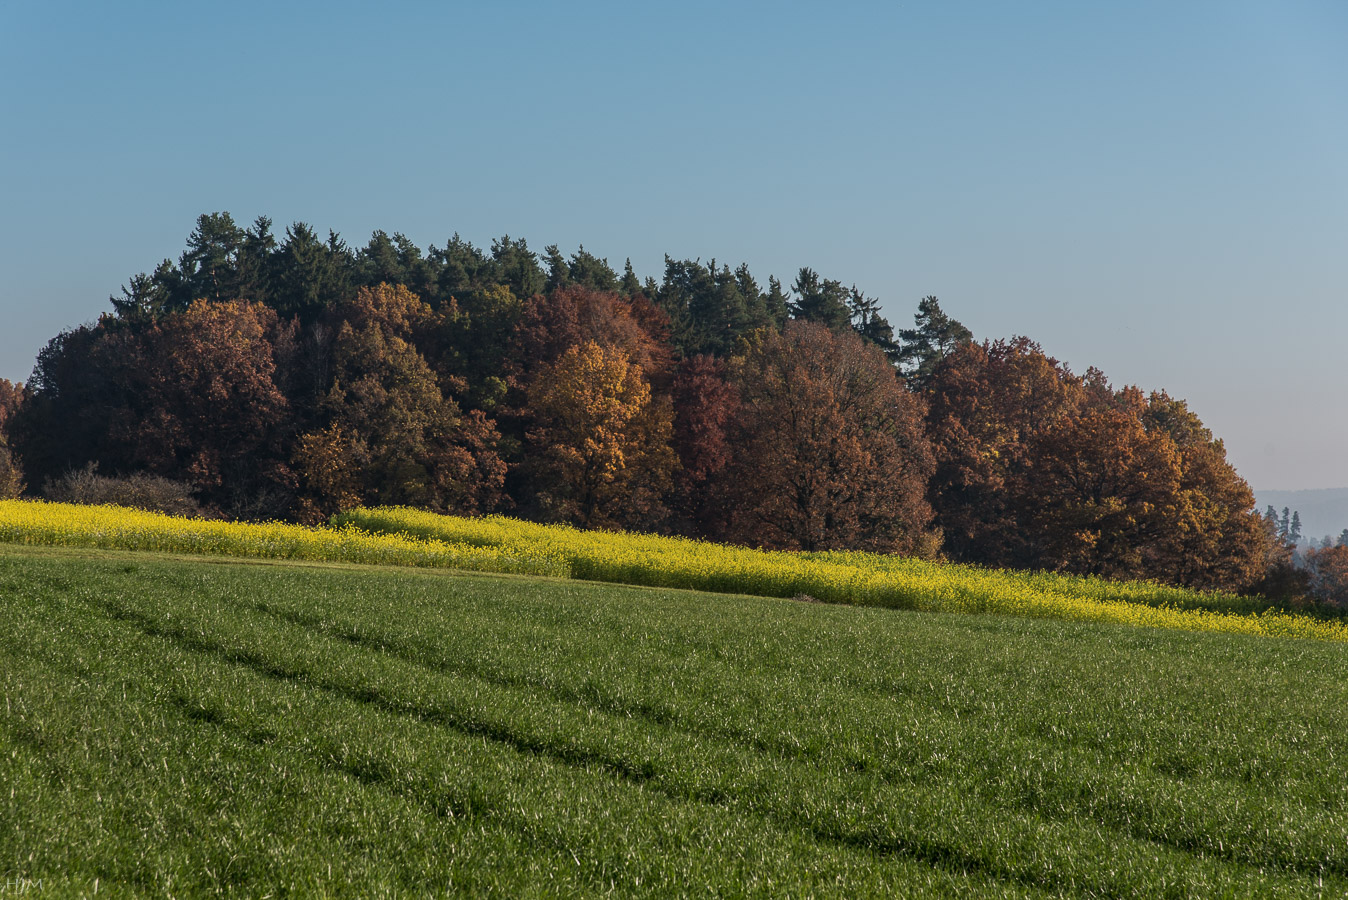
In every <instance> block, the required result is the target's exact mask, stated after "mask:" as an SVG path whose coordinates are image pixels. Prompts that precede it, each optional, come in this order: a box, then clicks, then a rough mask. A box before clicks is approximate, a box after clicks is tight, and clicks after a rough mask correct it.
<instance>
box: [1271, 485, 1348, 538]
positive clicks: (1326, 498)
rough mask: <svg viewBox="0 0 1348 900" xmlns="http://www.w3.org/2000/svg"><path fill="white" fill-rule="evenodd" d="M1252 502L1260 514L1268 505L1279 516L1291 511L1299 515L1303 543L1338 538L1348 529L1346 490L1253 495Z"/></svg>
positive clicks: (1327, 489)
mask: <svg viewBox="0 0 1348 900" xmlns="http://www.w3.org/2000/svg"><path fill="white" fill-rule="evenodd" d="M1254 497H1255V500H1256V501H1257V502H1258V504H1259V507H1258V508H1259V510H1260V511H1261V512H1262V511H1263V510H1264V509H1265V508H1267V507H1268V506H1269V504H1272V505H1273V508H1274V509H1276V510H1278V512H1280V513H1281V512H1282V509H1283V507H1285V506H1286V507H1291V508H1292V509H1294V510H1296V511H1297V512H1299V513H1301V536H1302V538H1303V540H1310V539H1311V538H1315V539H1316V540H1317V541H1319V540H1321V539H1323V538H1324V536H1325V535H1330V536H1332V537H1334V538H1337V537H1338V536H1339V533H1340V532H1341V531H1343V529H1345V528H1348V488H1325V489H1321V490H1313V491H1255V492H1254Z"/></svg>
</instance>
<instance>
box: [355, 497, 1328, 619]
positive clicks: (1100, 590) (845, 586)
mask: <svg viewBox="0 0 1348 900" xmlns="http://www.w3.org/2000/svg"><path fill="white" fill-rule="evenodd" d="M332 524H333V525H334V527H338V528H343V527H351V526H353V525H354V526H357V527H359V528H361V529H364V530H366V531H370V532H378V533H384V534H400V535H405V536H407V537H413V538H419V539H428V540H441V541H446V542H450V543H453V544H459V545H462V544H471V545H475V546H478V547H484V548H485V547H492V548H499V549H503V550H508V551H509V552H511V553H514V554H520V555H524V554H528V553H531V552H532V553H538V554H540V555H543V556H546V557H548V558H555V559H561V560H564V561H565V562H566V564H567V565H568V566H569V568H570V570H571V574H572V577H575V578H584V579H590V580H594V581H606V582H614V583H619V584H641V585H651V586H656V587H677V588H691V589H695V590H701V591H718V592H729V593H741V594H756V595H761V596H769V597H791V596H796V595H800V594H806V595H809V596H811V597H815V598H817V599H819V600H825V601H828V602H833V603H853V604H861V605H867V606H884V607H892V608H898V609H915V610H925V611H932V612H969V613H997V614H1004V615H1018V616H1030V617H1038V618H1054V619H1069V620H1075V621H1087V622H1114V623H1121V624H1129V625H1142V626H1149V627H1154V628H1178V629H1185V630H1190V631H1219V632H1234V633H1241V634H1255V635H1266V636H1278V637H1299V638H1311V639H1315V640H1326V641H1348V625H1345V623H1343V622H1332V621H1325V620H1321V619H1315V618H1312V617H1309V616H1303V615H1295V614H1290V613H1284V612H1279V611H1273V610H1271V611H1264V612H1258V613H1254V612H1250V611H1248V610H1249V609H1250V608H1251V607H1252V606H1253V603H1252V601H1250V600H1249V599H1247V598H1243V597H1238V596H1236V595H1233V594H1225V593H1215V592H1214V593H1201V592H1197V591H1189V590H1185V589H1182V588H1175V587H1169V586H1165V585H1158V584H1153V583H1149V582H1111V581H1106V580H1104V579H1099V578H1079V577H1073V576H1065V575H1055V574H1051V573H1027V572H1006V571H1001V570H992V569H980V568H976V567H972V566H960V565H951V564H945V563H933V562H927V561H923V560H917V559H909V558H904V557H890V556H880V555H877V554H870V553H843V552H831V553H775V552H767V551H761V550H750V549H747V548H742V547H729V546H725V545H721V544H712V543H707V542H703V541H694V540H687V539H683V538H668V537H658V536H654V535H644V534H625V533H615V532H587V531H579V530H577V529H574V528H569V527H566V526H557V525H537V524H533V523H530V522H521V521H518V520H515V519H509V518H505V517H502V516H488V517H485V518H463V517H458V516H442V515H436V514H434V513H427V512H422V511H419V510H413V509H405V508H400V507H379V508H374V509H355V510H350V511H349V512H345V513H342V514H340V515H338V516H336V517H334V519H333V523H332Z"/></svg>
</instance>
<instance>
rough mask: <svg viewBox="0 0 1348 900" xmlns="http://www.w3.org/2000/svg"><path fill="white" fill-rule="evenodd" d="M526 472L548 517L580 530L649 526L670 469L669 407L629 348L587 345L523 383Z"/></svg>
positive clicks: (658, 508)
mask: <svg viewBox="0 0 1348 900" xmlns="http://www.w3.org/2000/svg"><path fill="white" fill-rule="evenodd" d="M528 412H529V415H530V418H531V421H532V425H531V427H530V428H529V430H528V432H527V434H526V440H527V444H528V461H527V467H528V469H529V470H530V473H531V474H532V475H533V477H534V479H535V483H536V485H537V489H536V490H537V497H538V500H539V503H540V505H541V506H542V507H543V510H544V511H545V513H546V514H548V515H550V516H552V517H554V518H558V519H563V520H567V521H571V522H574V523H575V524H577V525H581V526H590V527H601V528H602V527H609V528H611V527H625V526H638V525H650V524H653V523H655V522H658V520H659V519H661V518H662V517H663V515H664V508H663V506H662V497H663V495H664V493H665V492H666V491H667V490H668V488H669V485H670V473H671V471H672V470H673V468H674V466H675V457H674V452H673V450H671V449H670V446H669V438H670V418H671V413H670V408H669V404H668V403H667V402H660V401H659V400H658V399H657V398H654V397H653V396H652V393H651V386H650V383H649V382H648V381H647V380H646V377H645V373H644V372H643V371H642V368H641V366H639V365H638V364H636V363H635V362H633V361H632V359H631V358H630V357H629V355H628V353H627V351H625V350H623V349H620V348H617V347H612V346H605V345H602V344H598V343H596V342H595V341H592V340H588V341H585V342H584V343H582V344H579V345H576V346H572V347H570V348H569V349H567V350H566V351H565V352H564V353H562V355H561V357H560V358H559V359H557V360H556V361H555V362H553V363H550V364H547V365H545V366H544V367H543V368H542V369H541V370H539V371H538V372H537V373H536V374H535V376H534V377H533V379H532V380H531V382H530V385H529V391H528Z"/></svg>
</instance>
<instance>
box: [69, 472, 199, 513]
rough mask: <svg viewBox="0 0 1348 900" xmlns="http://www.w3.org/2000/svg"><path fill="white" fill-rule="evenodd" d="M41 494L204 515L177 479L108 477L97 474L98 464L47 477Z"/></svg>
mask: <svg viewBox="0 0 1348 900" xmlns="http://www.w3.org/2000/svg"><path fill="white" fill-rule="evenodd" d="M42 494H43V496H45V497H46V498H47V499H48V500H54V501H56V502H58V503H79V504H83V505H86V506H102V505H112V506H132V507H135V508H136V509H144V510H149V511H150V512H161V513H166V514H168V515H173V516H191V517H197V518H200V517H202V516H204V515H205V512H204V511H203V510H202V508H201V505H200V504H199V503H197V501H196V498H194V497H193V496H192V490H191V488H190V487H188V486H187V485H186V484H183V483H182V482H180V481H173V480H172V479H169V478H162V477H160V476H158V475H148V474H146V473H144V472H137V473H135V474H132V475H124V476H121V477H118V478H111V477H108V476H105V475H99V474H98V463H89V464H88V465H87V466H85V467H84V468H83V469H74V470H71V471H69V472H66V473H65V474H64V475H62V476H61V477H60V478H54V479H53V478H49V479H47V481H46V483H45V484H43V486H42Z"/></svg>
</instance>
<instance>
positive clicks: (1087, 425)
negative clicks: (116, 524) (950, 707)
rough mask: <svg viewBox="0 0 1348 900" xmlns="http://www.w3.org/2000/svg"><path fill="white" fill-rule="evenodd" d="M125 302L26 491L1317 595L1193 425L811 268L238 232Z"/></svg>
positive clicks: (48, 365)
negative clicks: (361, 513)
mask: <svg viewBox="0 0 1348 900" xmlns="http://www.w3.org/2000/svg"><path fill="white" fill-rule="evenodd" d="M110 299H111V306H112V309H111V311H110V312H108V313H106V314H104V315H103V316H101V317H100V318H99V320H98V321H97V322H95V323H92V324H86V325H82V326H79V327H76V328H72V329H69V330H67V331H64V332H62V333H61V334H59V335H57V336H56V337H54V338H52V340H51V341H50V342H49V343H48V344H47V345H46V347H44V348H43V349H42V351H41V352H40V353H39V354H38V358H37V362H36V365H35V368H34V371H33V375H32V377H31V379H30V380H29V381H28V383H27V384H26V385H22V386H16V385H10V384H9V383H8V382H2V383H0V434H3V436H4V441H5V445H4V446H3V447H0V492H4V493H6V494H9V495H14V494H17V493H19V492H20V491H22V490H24V489H25V485H26V489H27V490H28V491H29V492H30V493H42V492H46V493H47V494H48V495H49V496H55V495H57V494H59V492H60V491H61V490H62V485H65V487H66V489H69V486H70V485H71V484H75V483H79V484H84V485H86V486H87V485H89V484H92V483H94V482H98V481H100V480H101V482H102V483H105V484H107V485H118V484H120V485H123V486H125V485H126V484H128V483H130V482H131V481H133V480H135V479H140V480H141V481H140V482H138V483H145V480H146V479H158V480H159V481H158V483H159V484H161V485H162V484H169V485H181V486H183V488H184V490H185V491H186V492H189V493H190V500H191V502H193V503H197V504H200V505H201V507H202V508H204V509H206V510H211V511H216V512H218V513H219V514H224V515H230V516H235V517H248V518H285V519H290V520H297V521H308V522H314V521H319V520H321V519H323V518H324V517H326V516H328V515H331V514H332V513H334V512H336V511H337V510H339V509H342V508H346V507H349V506H352V505H355V504H407V505H412V506H418V507H423V508H427V509H432V510H439V511H447V512H459V513H468V514H476V513H487V512H497V511H504V512H510V513H512V514H514V515H521V516H525V517H529V518H533V519H538V520H543V521H561V522H570V523H574V524H576V525H580V526H585V527H599V528H626V529H641V530H651V531H663V532H672V533H682V534H688V535H694V536H700V537H707V538H712V539H717V540H725V541H731V542H737V543H744V544H749V545H754V546H760V547H768V548H778V549H800V550H830V549H867V550H875V551H881V552H898V553H916V554H922V555H926V556H935V555H938V554H939V555H944V556H946V557H948V558H951V559H955V560H959V561H964V562H971V563H977V564H983V565H989V566H1013V567H1020V568H1034V569H1052V570H1060V571H1066V572H1073V573H1082V574H1094V575H1101V576H1108V577H1140V578H1153V579H1158V580H1162V581H1166V582H1171V583H1176V584H1182V585H1189V586H1194V587H1201V588H1218V587H1220V588H1227V589H1233V590H1242V591H1260V592H1264V593H1266V594H1277V593H1279V592H1281V593H1282V594H1283V595H1287V594H1289V593H1290V592H1294V591H1295V589H1296V585H1295V584H1293V586H1292V587H1288V584H1292V582H1294V581H1295V579H1293V580H1292V582H1289V581H1288V575H1287V572H1286V571H1285V570H1287V569H1288V568H1289V567H1290V563H1289V561H1288V556H1287V553H1286V552H1285V551H1286V543H1287V542H1286V540H1285V539H1284V538H1281V537H1279V535H1278V534H1277V531H1276V527H1271V526H1270V523H1269V522H1268V521H1266V520H1265V518H1264V517H1263V516H1261V515H1260V514H1259V513H1258V512H1257V511H1256V510H1255V508H1254V497H1253V494H1252V492H1251V491H1250V488H1249V486H1248V485H1247V484H1246V483H1245V482H1244V481H1243V480H1242V479H1241V478H1240V477H1239V476H1238V475H1237V473H1236V472H1235V470H1234V469H1233V468H1232V466H1231V465H1230V464H1229V463H1228V462H1227V460H1226V455H1225V450H1224V448H1223V446H1222V443H1221V441H1220V440H1218V439H1217V438H1215V437H1214V436H1213V435H1212V433H1211V432H1210V431H1209V430H1208V429H1207V428H1206V427H1204V425H1203V423H1202V422H1201V421H1200V420H1199V418H1198V417H1197V416H1196V415H1195V414H1194V413H1193V412H1192V411H1191V410H1189V408H1188V406H1187V405H1186V404H1185V402H1184V401H1182V400H1178V399H1175V398H1172V397H1170V396H1168V395H1167V394H1165V393H1164V392H1154V393H1150V394H1144V393H1143V392H1142V391H1140V390H1138V389H1137V388H1133V387H1124V388H1115V387H1114V386H1112V385H1111V384H1110V383H1109V382H1108V380H1107V379H1106V378H1105V376H1104V375H1103V373H1101V372H1099V371H1098V370H1095V369H1089V370H1087V371H1086V372H1085V373H1080V374H1078V373H1074V372H1072V371H1071V370H1070V369H1069V368H1068V367H1067V366H1065V365H1063V364H1062V363H1060V362H1058V361H1056V360H1054V359H1053V358H1051V357H1049V356H1048V355H1046V354H1045V353H1044V352H1043V350H1042V349H1041V348H1040V347H1039V346H1038V345H1037V344H1035V343H1034V342H1033V341H1031V340H1029V339H1027V338H1014V339H1011V340H993V341H989V340H985V341H982V342H977V341H975V340H974V336H973V335H972V334H971V333H970V332H969V330H968V329H967V328H965V327H964V326H963V325H961V324H960V323H959V322H957V321H955V320H954V319H951V318H950V317H949V316H948V315H946V313H945V312H944V311H943V310H942V309H941V307H940V303H939V301H938V300H937V299H936V298H935V297H926V298H924V299H922V300H921V301H920V303H919V304H918V309H917V312H916V314H915V316H914V324H913V327H912V328H908V329H899V330H897V331H896V330H895V328H894V327H893V326H892V325H891V324H890V323H889V322H888V321H887V320H886V319H885V317H884V316H882V315H881V314H880V311H879V301H878V300H877V299H875V298H873V297H868V296H866V295H865V294H864V293H863V292H862V291H860V290H858V289H857V288H856V287H855V286H852V285H848V284H846V283H845V282H844V281H841V280H834V279H829V278H826V277H824V276H822V275H821V274H819V273H817V272H815V271H814V270H812V269H810V268H801V269H800V270H799V271H798V273H797V275H796V277H795V279H794V281H793V282H792V283H791V284H790V285H789V286H787V285H784V284H783V283H782V282H781V281H780V280H778V279H777V278H775V277H772V278H769V279H768V280H767V282H766V284H763V283H760V282H759V281H758V280H757V279H756V278H755V277H754V276H753V275H752V274H751V272H750V271H749V268H748V266H747V265H743V264H741V265H739V266H737V267H735V268H733V269H732V268H731V267H730V266H728V265H725V264H720V263H718V262H717V261H715V260H712V261H710V262H702V261H700V260H687V259H684V260H678V259H673V258H670V257H666V259H665V270H664V273H663V276H662V278H661V279H660V280H656V279H655V278H651V277H648V278H646V279H645V280H641V279H639V278H638V277H637V275H636V274H635V272H634V271H633V269H632V266H631V263H630V261H629V262H627V264H626V265H625V266H623V268H622V271H621V272H619V271H618V270H617V269H615V268H614V267H612V266H610V265H609V263H608V261H607V260H606V259H601V258H598V257H596V256H594V255H592V254H590V253H588V252H586V251H585V250H584V248H583V247H582V248H581V249H579V250H577V251H576V252H575V253H574V254H572V255H570V256H569V257H568V256H565V255H563V254H562V253H561V252H560V251H559V250H558V248H557V247H556V246H548V247H546V248H544V250H543V252H542V253H536V252H535V251H533V250H531V249H530V248H529V247H528V245H527V244H526V242H525V241H523V240H519V239H512V238H510V237H508V236H506V237H502V238H500V239H498V240H495V241H493V242H492V245H491V247H490V249H483V248H478V247H475V246H473V245H472V244H471V243H469V242H467V241H464V240H462V239H461V238H459V237H458V236H457V235H456V236H455V237H453V238H452V239H450V240H449V241H448V242H446V244H445V245H444V246H443V247H435V246H431V247H430V248H428V249H427V250H425V251H423V250H421V249H420V248H418V247H417V246H416V245H415V244H413V243H412V242H411V241H409V240H408V239H407V238H405V237H404V236H402V235H400V234H394V235H392V236H390V235H388V234H386V233H385V232H382V231H376V232H375V233H374V234H373V235H372V237H371V238H370V240H369V242H368V243H367V244H366V245H365V246H363V247H359V248H353V247H350V246H348V245H347V244H345V243H344V242H343V241H342V240H341V239H340V238H339V237H338V236H337V235H336V234H332V233H329V235H328V237H327V238H326V239H323V238H320V237H319V235H318V234H317V233H316V232H315V231H314V230H313V229H312V228H310V227H309V226H307V225H304V224H295V225H292V226H290V227H289V228H287V229H286V230H285V233H284V235H281V236H277V235H274V234H273V232H272V227H271V223H270V221H269V220H267V219H266V218H259V219H258V220H257V221H256V222H255V223H253V224H252V225H251V226H248V227H242V226H239V225H238V224H236V223H235V222H234V220H233V219H232V218H231V217H230V216H229V214H227V213H216V214H211V215H203V216H201V217H200V218H199V219H198V220H197V223H196V228H195V230H193V232H192V233H191V235H190V236H189V238H188V241H187V247H186V250H185V252H184V253H183V254H182V255H181V257H180V258H179V259H178V260H177V261H176V262H173V261H169V260H165V261H164V262H163V263H161V264H160V265H159V266H158V267H157V268H156V269H155V270H154V271H153V272H151V273H142V274H139V275H136V276H135V277H133V278H132V279H130V281H129V282H128V284H127V285H126V286H125V287H124V288H123V289H122V291H121V293H120V295H118V296H114V297H112V298H110ZM95 467H96V469H95ZM81 478H82V479H83V481H80V479H81Z"/></svg>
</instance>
